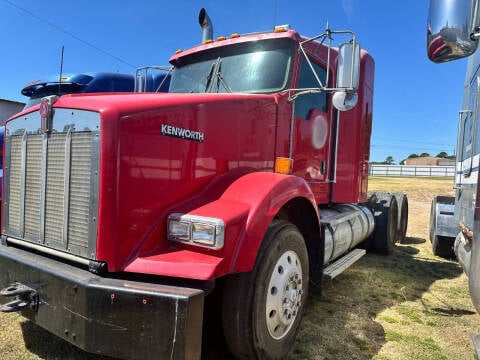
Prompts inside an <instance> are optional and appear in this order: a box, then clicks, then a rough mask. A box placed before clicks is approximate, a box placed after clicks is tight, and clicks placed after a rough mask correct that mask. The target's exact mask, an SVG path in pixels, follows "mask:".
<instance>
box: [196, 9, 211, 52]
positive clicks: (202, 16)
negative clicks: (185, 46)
mask: <svg viewBox="0 0 480 360" xmlns="http://www.w3.org/2000/svg"><path fill="white" fill-rule="evenodd" d="M198 23H199V24H200V27H201V28H202V44H205V42H206V41H207V40H212V39H213V25H212V21H211V20H210V18H209V17H208V14H207V10H205V9H204V8H201V9H200V13H199V14H198Z"/></svg>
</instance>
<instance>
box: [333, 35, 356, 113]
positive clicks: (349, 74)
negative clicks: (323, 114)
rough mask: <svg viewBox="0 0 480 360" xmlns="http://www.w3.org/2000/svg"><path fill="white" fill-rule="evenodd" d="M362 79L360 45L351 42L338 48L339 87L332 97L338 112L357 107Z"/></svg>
mask: <svg viewBox="0 0 480 360" xmlns="http://www.w3.org/2000/svg"><path fill="white" fill-rule="evenodd" d="M359 77H360V44H358V43H356V42H349V43H344V44H341V45H340V46H339V48H338V67H337V86H336V89H338V90H337V91H335V93H334V94H333V97H332V102H333V106H335V108H336V109H337V110H340V111H347V110H350V109H353V108H354V107H355V105H357V101H358V96H357V89H358V82H359Z"/></svg>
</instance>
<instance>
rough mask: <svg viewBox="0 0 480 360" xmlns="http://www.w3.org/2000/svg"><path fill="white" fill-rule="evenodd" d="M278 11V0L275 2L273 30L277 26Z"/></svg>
mask: <svg viewBox="0 0 480 360" xmlns="http://www.w3.org/2000/svg"><path fill="white" fill-rule="evenodd" d="M277 9H278V0H275V6H274V9H273V28H274V29H275V26H277Z"/></svg>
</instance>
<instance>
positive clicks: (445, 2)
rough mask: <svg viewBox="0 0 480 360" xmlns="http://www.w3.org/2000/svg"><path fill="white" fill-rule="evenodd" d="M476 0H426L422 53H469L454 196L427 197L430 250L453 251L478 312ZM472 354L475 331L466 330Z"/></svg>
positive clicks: (437, 57) (479, 13)
mask: <svg viewBox="0 0 480 360" xmlns="http://www.w3.org/2000/svg"><path fill="white" fill-rule="evenodd" d="M479 6H480V1H478V0H431V1H430V10H429V18H428V28H427V53H428V57H429V58H430V60H432V61H433V62H436V63H441V62H446V61H451V60H456V59H460V58H464V57H469V59H468V65H467V72H466V77H465V85H464V90H463V102H462V108H461V110H460V112H459V122H458V136H457V161H456V174H455V185H454V186H455V196H454V197H443V196H437V197H435V198H434V199H433V201H432V211H431V217H430V240H431V241H432V249H433V252H434V253H435V254H436V255H440V256H444V257H449V256H450V255H452V254H453V253H452V251H454V253H455V255H456V257H457V259H458V261H459V263H460V264H461V265H462V267H463V270H464V271H465V273H466V274H467V276H468V279H469V288H470V295H471V298H472V302H473V305H474V306H475V308H476V309H477V311H478V312H480V243H479V241H480V239H479V234H480V202H479V201H480V198H479V196H478V195H479V193H478V191H479V190H480V187H479V182H478V180H479V176H478V173H479V158H480V135H479V133H478V132H479V131H480V128H479V126H478V117H479V114H480V113H479V105H480V95H479V90H480V50H479V49H478V42H479V39H480V8H479ZM472 339H473V342H474V344H475V348H476V351H477V355H478V354H480V341H479V336H478V335H473V336H472Z"/></svg>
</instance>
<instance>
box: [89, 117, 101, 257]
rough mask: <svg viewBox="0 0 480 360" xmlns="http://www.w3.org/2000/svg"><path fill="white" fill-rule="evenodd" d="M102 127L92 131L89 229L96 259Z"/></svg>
mask: <svg viewBox="0 0 480 360" xmlns="http://www.w3.org/2000/svg"><path fill="white" fill-rule="evenodd" d="M99 169H100V127H99V126H98V127H97V131H93V132H92V161H91V163H90V172H91V174H92V181H91V182H90V196H91V197H90V208H89V213H90V226H89V229H88V232H89V236H88V252H89V253H90V254H89V257H90V258H91V259H93V260H94V259H95V256H96V253H97V230H98V197H99V190H100V176H99Z"/></svg>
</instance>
